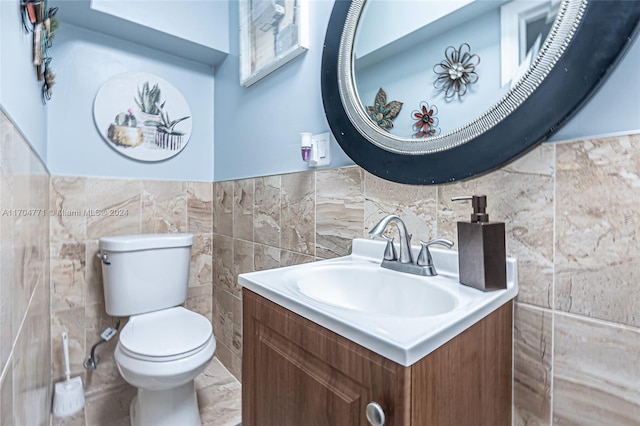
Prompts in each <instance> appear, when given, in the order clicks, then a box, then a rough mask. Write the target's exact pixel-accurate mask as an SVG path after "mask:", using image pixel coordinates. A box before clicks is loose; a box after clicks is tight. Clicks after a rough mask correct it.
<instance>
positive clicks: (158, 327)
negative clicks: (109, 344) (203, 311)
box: [119, 306, 214, 362]
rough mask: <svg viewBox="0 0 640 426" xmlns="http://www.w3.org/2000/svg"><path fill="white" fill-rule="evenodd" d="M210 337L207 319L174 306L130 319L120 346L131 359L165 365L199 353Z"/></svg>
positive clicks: (211, 334) (209, 340) (210, 330)
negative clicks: (163, 363) (164, 363)
mask: <svg viewBox="0 0 640 426" xmlns="http://www.w3.org/2000/svg"><path fill="white" fill-rule="evenodd" d="M213 338H214V337H213V333H212V329H211V323H210V322H209V320H208V319H207V318H205V317H204V316H202V315H200V314H197V313H195V312H192V311H189V310H187V309H185V308H183V307H180V306H177V307H174V308H170V309H164V310H161V311H155V312H149V313H146V314H141V315H135V316H132V317H130V318H129V322H128V323H127V324H126V325H125V326H124V328H123V329H122V331H121V332H120V341H119V344H120V345H119V346H120V348H121V349H122V351H123V352H124V353H125V354H127V355H128V356H130V357H132V358H136V359H140V360H145V361H152V362H166V361H174V360H176V359H181V358H186V357H189V356H191V355H193V354H195V353H198V352H199V351H201V350H202V349H203V348H205V347H206V346H207V345H209V344H210V342H211V340H212V339H213Z"/></svg>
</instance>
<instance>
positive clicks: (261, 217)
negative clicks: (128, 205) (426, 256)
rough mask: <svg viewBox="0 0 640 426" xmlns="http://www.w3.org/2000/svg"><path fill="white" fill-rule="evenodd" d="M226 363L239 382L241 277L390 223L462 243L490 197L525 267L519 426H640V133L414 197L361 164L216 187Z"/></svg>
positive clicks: (518, 354) (337, 249)
mask: <svg viewBox="0 0 640 426" xmlns="http://www.w3.org/2000/svg"><path fill="white" fill-rule="evenodd" d="M213 192H214V206H213V211H214V225H213V231H214V232H213V253H214V255H213V266H214V267H213V299H214V302H213V303H214V328H215V333H216V337H217V339H218V356H219V357H220V359H221V360H222V362H223V363H224V364H225V365H226V366H227V367H228V368H229V369H230V370H231V371H232V372H233V373H234V374H235V375H236V376H237V377H240V374H241V371H240V365H241V357H242V346H241V341H242V339H241V337H242V328H241V325H242V324H241V312H242V301H241V293H240V287H239V286H238V284H237V275H238V273H242V272H248V271H252V270H260V269H265V268H273V267H277V266H284V265H291V264H296V263H302V262H308V261H313V260H314V259H321V258H330V257H335V256H342V255H345V254H347V253H349V251H350V240H351V239H352V238H357V237H364V236H365V235H366V232H367V230H368V229H370V228H372V227H373V225H375V223H377V221H378V220H379V219H380V218H382V217H383V216H384V215H386V214H390V213H394V214H398V215H399V216H401V217H402V218H403V219H405V221H406V223H407V226H408V228H409V230H410V232H411V233H413V235H414V241H417V240H418V239H425V238H433V237H436V236H438V237H444V238H449V239H452V240H454V241H455V240H456V222H457V221H459V220H468V217H469V214H470V206H469V205H468V203H466V204H465V203H454V202H451V201H450V199H451V197H453V196H457V195H471V194H486V195H487V196H488V203H489V207H488V211H489V214H490V217H491V219H492V220H494V221H496V220H500V221H504V222H505V223H506V229H507V251H508V253H509V255H510V256H514V257H516V258H517V259H518V270H519V280H520V293H519V295H518V298H517V303H516V308H515V330H514V338H515V342H514V345H515V351H514V353H515V360H514V366H515V373H514V375H515V383H514V395H515V398H514V400H515V410H514V413H515V416H514V423H515V424H517V425H546V424H552V423H553V424H557V425H560V424H593V425H605V424H607V425H609V424H616V425H635V424H640V328H639V327H640V314H638V312H640V286H639V285H638V279H639V278H640V272H639V271H640V260H639V259H640V135H633V136H624V137H617V138H609V139H603V140H585V141H577V142H571V143H564V144H557V145H553V144H545V145H542V146H540V147H538V148H536V149H534V150H533V151H531V152H530V153H528V154H527V155H526V156H524V157H522V158H520V159H519V160H517V161H515V162H513V163H511V164H510V165H507V166H505V167H503V168H501V169H499V170H497V171H494V172H492V173H489V174H486V175H484V176H481V177H478V178H475V179H472V180H469V181H465V182H461V183H456V184H451V185H440V186H437V187H434V186H430V187H416V186H409V185H400V184H395V183H390V182H387V181H384V180H381V179H379V178H377V177H375V176H373V175H371V174H369V173H367V172H364V171H363V170H361V169H360V168H358V167H350V168H342V169H333V170H322V171H317V172H305V173H295V174H287V175H282V176H274V177H266V178H255V179H243V180H239V181H235V182H217V183H214V184H213Z"/></svg>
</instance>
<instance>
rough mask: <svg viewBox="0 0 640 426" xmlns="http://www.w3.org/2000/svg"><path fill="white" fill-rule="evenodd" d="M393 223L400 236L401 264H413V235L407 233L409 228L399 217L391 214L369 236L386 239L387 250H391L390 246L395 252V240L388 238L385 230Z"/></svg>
mask: <svg viewBox="0 0 640 426" xmlns="http://www.w3.org/2000/svg"><path fill="white" fill-rule="evenodd" d="M392 222H393V223H395V224H396V227H397V228H398V234H399V235H400V263H413V255H412V254H411V235H409V234H408V233H407V227H406V226H405V225H404V222H403V221H402V219H400V217H399V216H396V215H394V214H390V215H389V216H387V217H385V218H383V219H382V220H381V221H380V222H378V224H377V225H376V226H374V227H373V229H372V230H371V231H369V236H370V237H371V238H376V237H384V238H385V239H386V240H387V249H389V246H390V245H391V251H394V252H395V250H393V238H387V237H385V236H384V230H385V229H387V226H388V225H389V224H390V223H392ZM388 260H391V259H388ZM393 260H397V259H393Z"/></svg>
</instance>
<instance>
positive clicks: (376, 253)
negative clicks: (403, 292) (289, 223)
mask: <svg viewBox="0 0 640 426" xmlns="http://www.w3.org/2000/svg"><path fill="white" fill-rule="evenodd" d="M384 247H385V242H384V241H374V240H366V239H355V240H353V249H352V254H351V255H349V256H344V257H340V258H336V259H330V260H324V261H320V262H313V263H306V264H302V265H296V266H290V267H285V268H277V269H270V270H266V271H257V272H250V273H246V274H240V275H239V277H238V282H239V283H240V285H242V286H243V287H245V288H247V289H249V290H251V291H253V292H255V293H257V294H259V295H261V296H263V297H265V298H266V299H268V300H270V301H272V302H274V303H276V304H278V305H280V306H282V307H284V308H286V309H288V310H290V311H292V312H295V313H296V314H298V315H301V316H302V317H304V318H307V319H309V320H311V321H313V322H315V323H317V324H319V325H321V326H323V327H325V328H327V329H329V330H331V331H333V332H335V333H337V334H339V335H341V336H343V337H345V338H347V339H349V340H352V341H354V342H356V343H358V344H360V345H362V346H364V347H365V348H367V349H369V350H371V351H373V352H376V353H378V354H380V355H382V356H384V357H386V358H388V359H390V360H392V361H395V362H397V363H398V364H401V365H403V366H410V365H412V364H414V363H415V362H417V361H419V360H420V359H422V358H423V357H425V356H426V355H428V354H429V353H431V352H433V351H434V350H435V349H437V348H438V347H440V346H441V345H443V344H444V343H446V342H447V341H449V340H450V339H452V338H453V337H455V336H457V335H458V334H460V333H461V332H462V331H464V330H465V329H467V328H469V327H470V326H472V325H473V324H475V323H476V322H478V321H480V320H481V319H482V318H484V317H485V316H487V315H488V314H490V313H491V312H493V311H495V310H496V309H498V308H499V307H500V306H502V305H504V304H505V303H507V302H508V301H509V300H511V299H513V298H514V297H515V296H516V295H517V294H518V282H517V277H518V273H517V265H516V260H515V259H512V258H508V259H507V288H506V289H505V290H494V291H490V292H482V291H480V290H476V289H474V288H471V287H468V286H465V285H462V284H459V283H458V253H457V252H456V251H453V250H444V249H437V248H431V254H432V256H433V260H434V265H435V266H436V268H437V271H438V276H437V277H419V276H415V275H411V279H412V280H424V282H425V285H433V286H437V287H439V288H440V289H444V290H446V291H447V292H449V293H451V294H452V295H453V296H455V297H456V298H457V300H458V304H457V306H456V307H455V308H454V309H453V310H451V311H449V312H446V313H443V314H439V315H431V316H411V317H406V316H397V315H392V314H371V313H368V312H362V311H359V310H354V309H348V308H343V307H339V306H334V305H331V304H328V303H323V302H320V301H318V300H316V299H313V298H310V297H307V296H305V295H304V294H302V293H300V292H299V291H296V290H295V286H292V285H291V277H295V276H301V275H304V274H305V273H314V270H318V269H317V268H318V267H321V266H322V265H331V264H360V265H363V264H364V265H366V266H367V267H369V266H370V267H375V265H378V264H379V263H380V262H381V259H382V255H383V252H384ZM413 248H414V251H415V254H416V255H417V250H418V248H417V247H413ZM385 271H388V270H385ZM394 273H395V274H399V276H398V284H397V285H398V286H401V285H402V282H401V281H402V277H403V276H406V275H408V274H405V273H400V272H394ZM415 303H420V300H416V301H415Z"/></svg>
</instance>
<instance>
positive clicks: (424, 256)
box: [416, 238, 453, 275]
mask: <svg viewBox="0 0 640 426" xmlns="http://www.w3.org/2000/svg"><path fill="white" fill-rule="evenodd" d="M420 244H421V245H422V248H421V249H420V254H418V260H417V261H416V263H417V264H418V265H419V266H427V267H431V268H433V259H432V258H431V252H430V251H429V246H432V245H434V244H439V245H441V246H445V247H446V248H449V249H450V248H451V247H453V241H449V240H445V239H444V238H437V239H435V240H431V241H427V242H425V241H422V240H421V241H420ZM433 275H436V272H435V268H433Z"/></svg>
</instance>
